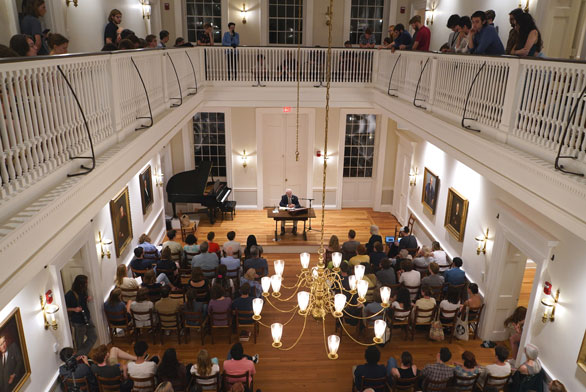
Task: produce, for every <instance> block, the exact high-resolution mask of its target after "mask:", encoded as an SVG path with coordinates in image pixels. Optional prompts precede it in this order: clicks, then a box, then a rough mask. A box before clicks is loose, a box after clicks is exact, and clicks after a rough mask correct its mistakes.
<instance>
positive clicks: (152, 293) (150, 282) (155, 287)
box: [141, 270, 164, 301]
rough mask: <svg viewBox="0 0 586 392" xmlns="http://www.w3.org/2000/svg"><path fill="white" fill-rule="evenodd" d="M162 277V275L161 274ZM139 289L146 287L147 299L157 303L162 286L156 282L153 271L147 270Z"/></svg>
mask: <svg viewBox="0 0 586 392" xmlns="http://www.w3.org/2000/svg"><path fill="white" fill-rule="evenodd" d="M161 275H164V274H161ZM141 287H146V288H147V289H148V291H149V298H151V300H153V301H158V300H159V298H160V297H161V288H162V287H163V285H162V284H161V283H159V282H157V278H156V277H155V271H154V270H148V271H147V272H145V274H144V276H143V277H142V283H141Z"/></svg>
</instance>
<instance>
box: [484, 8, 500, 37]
mask: <svg viewBox="0 0 586 392" xmlns="http://www.w3.org/2000/svg"><path fill="white" fill-rule="evenodd" d="M485 14H486V23H488V24H489V25H490V26H492V27H494V29H495V30H496V33H497V34H498V32H499V27H498V26H496V25H495V24H494V20H495V19H496V12H494V10H486V11H485Z"/></svg>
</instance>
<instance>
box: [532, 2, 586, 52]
mask: <svg viewBox="0 0 586 392" xmlns="http://www.w3.org/2000/svg"><path fill="white" fill-rule="evenodd" d="M540 4H541V3H540ZM546 4H547V9H545V10H544V13H543V15H545V17H544V23H543V28H542V29H541V36H542V37H543V44H544V47H543V50H544V52H545V54H546V55H547V57H554V58H566V59H567V58H575V57H576V54H577V52H578V50H579V45H580V43H581V38H582V37H581V36H580V34H582V33H583V27H582V26H583V20H579V17H580V16H583V15H584V7H585V6H586V0H551V1H549V2H547V3H546Z"/></svg>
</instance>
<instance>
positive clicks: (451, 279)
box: [444, 257, 466, 286]
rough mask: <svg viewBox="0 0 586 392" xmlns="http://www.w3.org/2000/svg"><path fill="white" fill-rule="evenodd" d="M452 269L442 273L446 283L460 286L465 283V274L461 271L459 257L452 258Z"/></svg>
mask: <svg viewBox="0 0 586 392" xmlns="http://www.w3.org/2000/svg"><path fill="white" fill-rule="evenodd" d="M453 263H454V268H452V269H450V270H448V271H446V272H445V273H444V278H445V280H446V283H448V284H451V285H454V286H456V285H460V284H464V283H466V272H464V271H463V270H462V268H461V267H462V264H463V262H462V259H461V258H460V257H454V260H453Z"/></svg>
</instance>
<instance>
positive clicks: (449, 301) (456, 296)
mask: <svg viewBox="0 0 586 392" xmlns="http://www.w3.org/2000/svg"><path fill="white" fill-rule="evenodd" d="M439 309H440V321H441V322H442V323H448V322H451V321H452V317H453V316H454V315H453V314H451V313H444V312H452V311H454V310H457V309H460V291H459V290H458V289H457V288H455V287H451V286H450V287H448V291H447V294H446V298H445V299H444V300H442V302H440V305H439Z"/></svg>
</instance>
